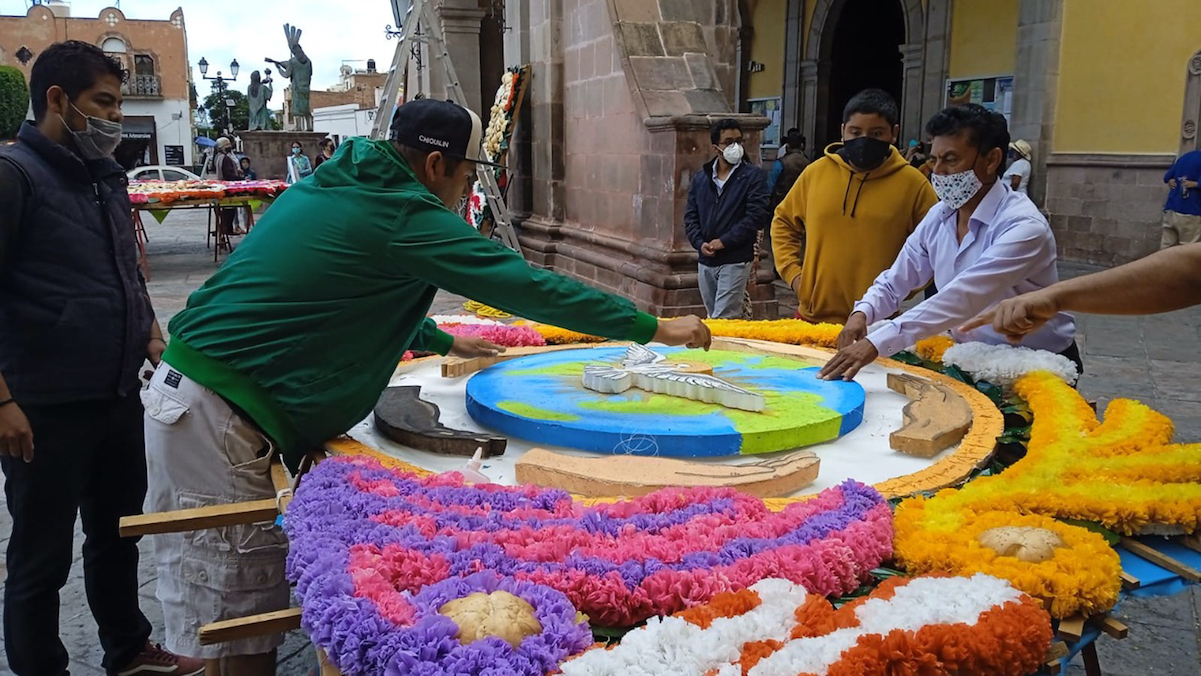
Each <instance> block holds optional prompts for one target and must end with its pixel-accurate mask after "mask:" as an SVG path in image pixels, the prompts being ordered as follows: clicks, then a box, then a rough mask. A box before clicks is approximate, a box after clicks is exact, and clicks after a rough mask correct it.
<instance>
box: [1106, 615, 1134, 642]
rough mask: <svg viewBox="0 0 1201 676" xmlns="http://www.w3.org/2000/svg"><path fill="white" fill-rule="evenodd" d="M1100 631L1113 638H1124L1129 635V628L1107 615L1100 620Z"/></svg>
mask: <svg viewBox="0 0 1201 676" xmlns="http://www.w3.org/2000/svg"><path fill="white" fill-rule="evenodd" d="M1101 631H1103V632H1105V633H1106V634H1108V635H1110V636H1112V637H1113V638H1118V639H1121V638H1126V636H1127V634H1129V633H1130V627H1127V626H1126V625H1124V624H1122V623H1121V622H1118V621H1117V620H1115V619H1113V618H1112V617H1110V616H1109V615H1106V616H1105V617H1103V618H1101Z"/></svg>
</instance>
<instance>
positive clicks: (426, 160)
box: [143, 99, 710, 674]
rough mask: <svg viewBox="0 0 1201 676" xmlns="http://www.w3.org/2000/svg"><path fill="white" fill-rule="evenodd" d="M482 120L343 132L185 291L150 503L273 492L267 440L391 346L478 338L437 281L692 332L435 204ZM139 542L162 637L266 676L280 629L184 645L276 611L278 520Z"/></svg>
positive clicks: (519, 307) (332, 407) (426, 107)
mask: <svg viewBox="0 0 1201 676" xmlns="http://www.w3.org/2000/svg"><path fill="white" fill-rule="evenodd" d="M482 131H483V127H482V125H481V123H480V120H479V118H478V117H477V116H476V115H475V114H474V113H472V112H471V111H469V110H466V109H464V108H461V107H459V106H457V105H454V104H452V103H448V102H445V101H435V100H431V99H423V100H418V101H413V102H411V103H407V104H405V105H404V106H402V107H401V108H400V109H399V110H398V111H397V113H396V115H395V117H394V119H393V122H392V129H391V132H392V134H391V140H389V141H371V140H368V139H365V138H356V139H351V140H350V141H348V142H347V143H345V144H344V145H343V146H342V148H341V149H339V151H338V153H337V154H336V155H334V157H333V158H331V159H330V160H328V161H327V162H326V163H325V164H323V165H322V166H321V171H318V172H316V173H315V174H314V175H313V176H312V177H310V178H307V179H305V180H303V181H300V182H299V183H297V184H295V185H293V186H292V187H290V188H289V189H288V190H287V192H285V193H284V194H283V195H282V196H281V197H280V198H279V200H278V201H277V202H276V203H275V204H274V205H273V206H272V207H271V209H270V210H269V211H268V212H267V214H266V215H265V216H264V217H263V218H262V219H261V220H260V221H259V223H258V224H257V225H256V226H255V228H254V230H253V231H252V232H251V233H250V235H248V236H247V238H246V240H245V241H244V242H243V243H242V245H241V246H239V247H238V248H237V250H236V251H235V252H234V253H233V254H232V255H231V256H230V257H229V259H228V260H227V261H226V263H225V265H224V266H222V267H221V269H220V270H218V271H217V273H216V274H214V275H213V276H212V277H211V278H210V279H209V280H208V281H207V282H206V283H205V284H204V286H202V287H201V288H200V289H198V290H197V291H196V292H195V293H193V294H192V296H191V297H190V298H189V299H188V305H187V308H186V309H185V310H183V311H182V312H181V313H179V314H178V315H177V316H176V317H175V318H174V319H173V320H172V321H171V325H170V333H171V338H172V339H171V344H170V346H169V347H168V349H167V352H166V353H165V354H164V355H163V365H162V367H161V368H159V369H158V370H157V371H156V373H155V375H154V378H153V379H152V381H151V383H150V386H149V387H148V388H147V389H146V390H145V392H144V395H143V397H144V403H145V405H146V446H147V456H148V457H147V464H148V470H149V476H150V492H149V496H148V498H147V505H146V508H147V510H148V511H151V512H160V511H171V510H177V509H186V508H191V507H201V506H205V505H211V504H220V503H226V502H240V501H247V500H258V499H263V498H270V497H274V496H275V491H274V489H273V487H272V482H271V478H270V475H269V468H270V462H271V455H272V454H273V453H280V454H281V455H282V457H283V459H284V461H285V462H286V463H287V464H288V465H289V466H291V467H293V468H294V467H295V466H296V465H297V464H298V462H299V460H300V458H301V457H302V456H303V455H304V454H305V452H307V451H310V450H314V449H317V448H320V446H321V444H322V442H324V441H325V440H327V439H329V438H331V437H334V436H336V435H338V434H341V433H343V432H345V431H346V430H348V429H349V428H350V427H352V426H353V425H355V424H357V423H358V422H359V421H360V420H362V419H363V418H365V417H366V416H367V415H368V414H369V413H370V412H371V410H372V407H373V406H374V405H375V402H376V400H377V399H378V397H379V395H380V393H381V392H382V391H383V389H384V388H385V387H386V386H387V384H388V380H389V378H390V377H391V375H392V373H393V371H394V370H395V368H396V364H397V363H398V362H399V361H400V359H401V356H402V355H403V353H404V351H405V350H407V349H417V350H428V351H432V352H437V353H439V354H454V355H456V356H461V357H473V356H481V355H490V354H495V353H496V352H497V351H498V350H499V349H500V348H499V347H498V346H496V345H493V344H492V343H489V342H487V341H484V340H481V339H472V338H453V337H451V336H450V335H448V334H446V333H444V332H442V331H440V330H438V328H437V327H436V326H435V325H434V323H433V322H432V321H431V320H430V319H427V318H426V313H427V312H428V311H429V308H430V304H431V302H432V301H433V299H434V294H435V293H436V292H437V290H438V289H439V288H443V289H446V290H448V291H451V292H453V293H457V294H461V295H464V296H468V297H470V298H473V299H475V300H478V301H481V302H484V303H487V304H489V305H493V306H496V307H499V308H502V309H504V310H507V311H509V312H512V313H514V314H517V315H521V316H523V317H527V318H529V319H533V320H537V321H542V322H547V323H551V324H555V325H557V326H563V327H565V328H569V329H573V330H576V331H582V332H585V333H591V334H597V335H603V336H608V337H610V338H614V339H619V340H632V341H636V342H639V343H647V342H651V341H658V342H662V343H667V344H670V345H681V344H682V345H688V346H690V347H706V348H707V347H708V345H709V342H710V335H709V331H708V329H707V328H706V327H705V326H704V324H702V323H701V321H700V320H699V319H698V318H696V317H685V318H682V319H679V320H675V321H670V322H659V321H658V320H657V319H655V318H654V317H652V316H650V315H647V314H644V313H641V312H638V311H637V310H636V309H635V307H634V304H633V303H631V302H630V301H628V300H626V299H624V298H619V297H617V296H612V295H609V294H606V293H602V292H600V291H597V290H595V289H592V288H590V287H588V286H585V285H584V284H581V283H579V282H576V281H574V280H571V279H568V278H566V277H562V276H560V275H557V274H554V273H552V272H548V271H545V270H537V269H534V268H532V267H530V266H529V265H528V264H527V263H526V262H525V261H524V260H523V259H522V258H521V256H519V255H518V254H516V253H515V252H513V251H511V250H509V249H506V248H504V247H503V246H501V245H500V244H498V243H496V242H493V241H490V240H488V239H485V238H483V237H481V236H480V235H479V233H477V232H476V231H475V230H474V229H472V228H471V227H470V226H469V225H467V223H465V222H464V221H463V219H462V218H460V217H459V216H457V215H456V214H455V213H453V212H452V211H450V208H449V207H451V206H452V205H455V204H456V203H458V201H459V199H460V198H461V197H463V196H464V195H465V194H466V191H467V189H468V187H469V185H470V182H471V180H472V179H473V177H474V175H475V167H476V163H477V162H479V161H480V160H479V158H480V154H479V152H480V139H481V136H482ZM155 549H156V556H157V559H158V566H159V578H158V579H159V588H158V597H159V600H160V601H162V603H163V611H164V621H165V625H166V629H167V645H168V646H170V647H171V649H172V650H174V651H175V652H177V653H180V654H184V655H189V656H194V657H202V658H205V659H221V661H222V664H223V665H225V666H226V667H227V670H226V671H225V673H226V674H234V673H237V674H241V673H248V674H249V673H274V665H275V660H274V654H273V653H274V650H275V648H276V647H278V645H279V644H280V642H281V640H282V637H279V636H274V637H268V638H256V639H246V640H239V641H233V642H230V643H226V644H223V645H220V646H203V647H202V646H200V645H199V643H198V636H197V629H198V628H199V627H200V626H201V625H204V624H206V623H209V622H214V621H217V620H222V619H228V618H231V617H240V616H244V615H247V614H253V613H259V612H268V611H273V610H280V609H282V608H286V607H287V605H288V585H287V582H286V581H285V580H284V571H283V563H284V553H285V549H286V543H285V541H284V537H283V535H282V533H281V532H280V530H279V528H278V527H275V526H271V525H263V524H260V525H254V526H236V527H228V528H218V529H210V530H206V531H198V532H196V533H189V534H187V535H186V536H185V535H161V536H158V537H157V540H156V542H155Z"/></svg>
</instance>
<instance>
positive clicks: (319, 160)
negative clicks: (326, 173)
mask: <svg viewBox="0 0 1201 676" xmlns="http://www.w3.org/2000/svg"><path fill="white" fill-rule="evenodd" d="M334 150H337V146H335V145H334V140H333V139H332V138H329V137H328V136H327V137H325V138H323V139H321V143H319V144H317V156H316V157H314V158H313V171H317V167H320V166H321V165H322V164H323V163H324V162H325V161H326V160H328V159H329V158H331V157H333V156H334Z"/></svg>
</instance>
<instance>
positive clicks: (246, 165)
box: [239, 155, 259, 181]
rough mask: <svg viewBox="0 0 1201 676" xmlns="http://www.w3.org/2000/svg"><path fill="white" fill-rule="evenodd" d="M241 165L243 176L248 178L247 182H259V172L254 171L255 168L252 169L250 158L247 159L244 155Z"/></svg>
mask: <svg viewBox="0 0 1201 676" xmlns="http://www.w3.org/2000/svg"><path fill="white" fill-rule="evenodd" d="M239 164H241V165H242V176H244V177H245V178H246V180H247V181H257V180H259V174H258V172H257V171H255V170H254V169H253V168H251V166H250V158H249V157H246V156H245V155H243V156H242V160H241V162H240V163H239Z"/></svg>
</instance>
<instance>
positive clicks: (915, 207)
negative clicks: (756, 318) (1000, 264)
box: [771, 143, 938, 324]
mask: <svg viewBox="0 0 1201 676" xmlns="http://www.w3.org/2000/svg"><path fill="white" fill-rule="evenodd" d="M841 148H842V144H841V143H833V144H831V145H830V146H828V147H827V148H826V156H825V157H823V158H821V159H819V160H818V161H816V162H814V163H813V164H810V165H809V166H808V167H807V168H806V169H805V171H804V172H803V173H802V174H801V177H800V178H799V179H797V182H796V183H795V184H794V185H793V186H792V190H790V191H789V192H788V196H787V197H785V198H784V201H783V202H781V203H780V206H779V207H777V208H776V214H775V219H774V220H773V221H772V224H771V242H772V252H773V253H774V254H775V261H776V268H777V269H778V270H779V271H780V276H781V277H782V278H783V279H784V281H785V282H788V284H789V285H790V286H792V285H793V282H794V280H796V279H797V278H798V277H800V279H801V283H800V289H799V292H798V293H797V301H798V303H799V306H798V309H799V311H800V314H801V316H802V317H803V318H805V319H808V320H810V321H818V322H833V323H837V324H842V323H844V322H845V321H846V319H847V316H848V315H850V313H851V307H852V306H853V305H854V304H855V301H857V300H859V299H860V298H862V297H863V294H864V293H866V292H867V290H868V289H869V288H871V285H872V282H874V281H875V280H876V277H877V276H878V275H879V274H880V273H881V272H883V271H885V270H887V269H888V268H890V267H892V264H893V261H895V260H896V258H897V254H899V253H900V252H901V247H902V246H903V245H904V244H905V238H906V237H908V236H909V234H910V233H912V232H913V231H914V230H915V229H916V228H917V224H918V223H919V222H921V220H922V218H923V217H925V215H926V212H927V211H929V210H930V207H932V206H934V205H935V204H936V203H937V202H938V197H937V196H936V195H935V194H934V189H933V188H932V187H930V181H929V180H927V179H926V177H925V176H922V174H921V172H920V171H918V170H917V169H914V168H913V167H911V166H909V163H908V162H906V161H905V159H904V158H903V157H901V154H900V153H899V152H897V149H896V148H893V149H892V152H891V154H890V155H889V156H888V158H887V159H886V160H884V163H883V164H882V165H880V166H879V167H877V168H876V169H873V170H872V171H867V172H864V171H858V172H857V171H855V170H854V169H852V168H851V166H850V165H849V164H847V162H846V160H844V159H843V158H842V157H841V156H840V155H838V151H839V150H840V149H841Z"/></svg>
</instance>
